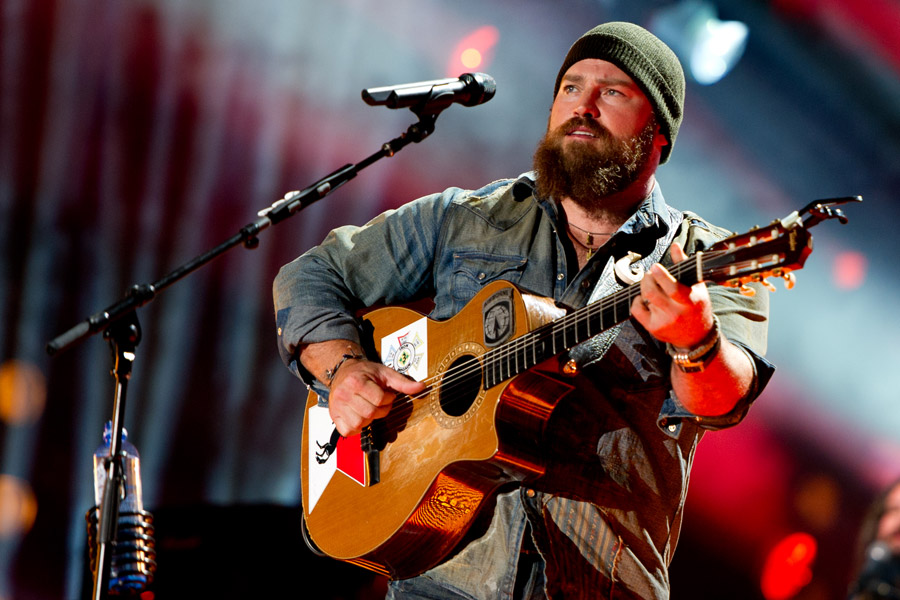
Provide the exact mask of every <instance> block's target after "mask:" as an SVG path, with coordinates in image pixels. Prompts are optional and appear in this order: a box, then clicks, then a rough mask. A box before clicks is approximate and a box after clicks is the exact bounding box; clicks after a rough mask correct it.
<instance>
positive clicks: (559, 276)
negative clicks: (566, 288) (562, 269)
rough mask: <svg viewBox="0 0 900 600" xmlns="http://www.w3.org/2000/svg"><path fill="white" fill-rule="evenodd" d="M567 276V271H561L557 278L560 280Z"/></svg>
mask: <svg viewBox="0 0 900 600" xmlns="http://www.w3.org/2000/svg"><path fill="white" fill-rule="evenodd" d="M565 278H566V274H565V273H560V274H559V275H557V276H556V279H558V280H559V281H562V280H563V279H565Z"/></svg>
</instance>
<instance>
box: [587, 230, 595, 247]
mask: <svg viewBox="0 0 900 600" xmlns="http://www.w3.org/2000/svg"><path fill="white" fill-rule="evenodd" d="M587 245H588V246H593V245H594V234H593V233H590V232H588V239H587Z"/></svg>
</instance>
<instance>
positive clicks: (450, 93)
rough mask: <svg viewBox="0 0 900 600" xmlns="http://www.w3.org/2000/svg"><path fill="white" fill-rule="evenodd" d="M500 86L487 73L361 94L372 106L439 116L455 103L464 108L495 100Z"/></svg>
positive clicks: (409, 84)
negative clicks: (423, 112)
mask: <svg viewBox="0 0 900 600" xmlns="http://www.w3.org/2000/svg"><path fill="white" fill-rule="evenodd" d="M496 91H497V83H496V82H495V81H494V78H493V77H491V76H490V75H488V74H486V73H463V74H462V75H460V76H459V77H456V78H452V77H451V78H449V79H436V80H434V81H420V82H418V83H403V84H400V85H391V86H386V87H376V88H368V89H365V90H363V91H362V99H363V100H364V101H365V102H366V104H368V105H370V106H387V107H388V108H406V107H411V108H412V110H413V112H421V111H427V112H432V113H433V112H439V111H441V110H443V109H445V108H447V107H448V106H450V105H451V104H453V103H459V104H462V105H463V106H476V105H478V104H484V103H485V102H487V101H488V100H490V99H491V98H493V97H494V93H495V92H496Z"/></svg>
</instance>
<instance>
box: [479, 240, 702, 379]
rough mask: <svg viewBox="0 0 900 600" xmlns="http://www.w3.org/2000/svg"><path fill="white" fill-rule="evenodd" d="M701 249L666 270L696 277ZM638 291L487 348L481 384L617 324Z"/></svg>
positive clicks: (688, 281) (684, 279)
mask: <svg viewBox="0 0 900 600" xmlns="http://www.w3.org/2000/svg"><path fill="white" fill-rule="evenodd" d="M702 256H703V255H702V253H701V254H697V255H694V256H692V257H690V258H688V259H687V260H684V261H682V262H680V263H678V264H677V265H675V266H674V267H672V268H671V269H670V270H669V271H670V272H671V273H672V275H673V276H674V277H675V278H676V279H678V280H679V281H680V282H681V283H683V284H685V285H693V284H695V283H697V281H699V277H698V265H699V264H702V263H701V258H702ZM639 294H640V284H633V285H629V286H628V287H626V288H624V289H622V290H619V291H618V292H616V293H615V294H612V295H610V296H607V297H606V298H602V299H600V300H598V301H597V302H594V303H593V304H588V305H587V306H585V307H583V308H580V309H578V310H576V311H574V312H572V313H571V314H568V315H566V316H564V317H562V318H560V319H557V320H555V321H552V322H550V323H547V324H546V325H542V326H541V327H538V328H537V329H535V330H534V331H530V332H528V333H527V334H525V335H523V336H520V337H518V338H515V339H514V340H511V341H510V342H507V343H505V344H503V345H501V346H498V347H496V348H494V349H492V350H489V351H488V352H486V353H485V354H484V357H483V367H482V368H483V381H484V388H485V389H490V388H492V387H493V386H495V385H498V384H500V383H502V382H504V381H506V380H507V379H511V378H512V377H515V376H516V375H518V374H519V373H522V372H524V371H526V370H528V369H530V368H531V367H533V366H535V365H537V364H539V363H541V362H543V361H545V360H547V359H548V358H551V357H553V356H556V355H557V354H561V353H562V352H565V351H567V350H570V349H572V348H574V347H575V346H577V345H578V344H581V343H582V342H586V341H587V340H589V339H591V338H592V337H594V336H595V335H599V334H601V333H603V332H604V331H606V330H607V329H610V328H611V327H614V326H615V325H618V324H619V323H621V322H622V321H624V320H626V319H627V318H628V317H630V316H631V303H632V302H633V301H634V299H635V298H636V297H637V296H638V295H639Z"/></svg>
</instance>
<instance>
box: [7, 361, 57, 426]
mask: <svg viewBox="0 0 900 600" xmlns="http://www.w3.org/2000/svg"><path fill="white" fill-rule="evenodd" d="M46 401H47V384H46V381H45V379H44V374H43V373H41V371H40V369H38V368H37V367H36V366H35V365H33V364H31V363H28V362H25V361H22V360H10V361H7V362H5V363H3V364H0V421H2V422H4V423H6V424H7V425H25V424H28V423H34V422H35V421H37V420H38V419H39V418H40V416H41V414H43V412H44V405H45V403H46Z"/></svg>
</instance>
